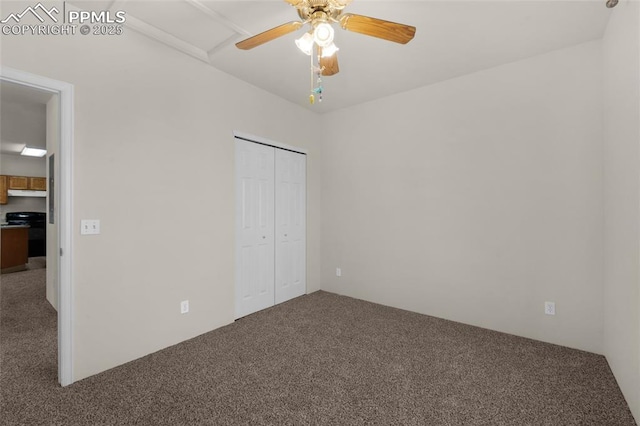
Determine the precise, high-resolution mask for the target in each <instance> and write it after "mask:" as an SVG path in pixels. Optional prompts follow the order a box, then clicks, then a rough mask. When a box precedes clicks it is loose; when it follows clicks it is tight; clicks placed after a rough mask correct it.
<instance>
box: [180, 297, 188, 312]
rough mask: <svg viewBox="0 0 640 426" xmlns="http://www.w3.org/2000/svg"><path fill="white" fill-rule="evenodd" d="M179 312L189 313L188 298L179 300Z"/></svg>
mask: <svg viewBox="0 0 640 426" xmlns="http://www.w3.org/2000/svg"><path fill="white" fill-rule="evenodd" d="M180 313H181V314H186V313H189V301H188V300H183V301H182V302H180Z"/></svg>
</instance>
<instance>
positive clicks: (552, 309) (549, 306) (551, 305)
mask: <svg viewBox="0 0 640 426" xmlns="http://www.w3.org/2000/svg"><path fill="white" fill-rule="evenodd" d="M544 313H545V314H546V315H555V314H556V303H555V302H544Z"/></svg>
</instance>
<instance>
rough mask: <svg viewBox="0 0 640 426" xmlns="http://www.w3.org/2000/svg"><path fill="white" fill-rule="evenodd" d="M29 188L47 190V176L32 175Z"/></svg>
mask: <svg viewBox="0 0 640 426" xmlns="http://www.w3.org/2000/svg"><path fill="white" fill-rule="evenodd" d="M28 189H33V190H34V191H46V190H47V178H43V177H30V178H29V183H28Z"/></svg>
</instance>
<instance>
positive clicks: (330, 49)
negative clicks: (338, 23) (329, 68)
mask: <svg viewBox="0 0 640 426" xmlns="http://www.w3.org/2000/svg"><path fill="white" fill-rule="evenodd" d="M338 50H340V49H339V48H338V46H336V45H335V43H331V44H330V45H328V46H327V47H323V48H322V57H323V58H329V57H331V56H333V54H334V53H336V52H337V51H338Z"/></svg>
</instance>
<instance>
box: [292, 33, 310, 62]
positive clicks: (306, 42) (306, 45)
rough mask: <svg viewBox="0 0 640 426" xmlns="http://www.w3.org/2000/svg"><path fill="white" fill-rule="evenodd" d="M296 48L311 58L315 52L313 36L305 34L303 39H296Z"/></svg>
mask: <svg viewBox="0 0 640 426" xmlns="http://www.w3.org/2000/svg"><path fill="white" fill-rule="evenodd" d="M296 46H298V49H300V50H301V51H302V53H304V54H305V55H307V56H311V52H312V50H313V36H312V35H311V33H304V35H303V36H302V37H300V38H299V39H296Z"/></svg>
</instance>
